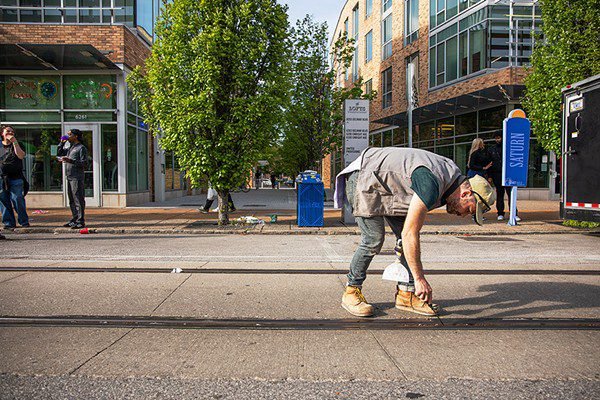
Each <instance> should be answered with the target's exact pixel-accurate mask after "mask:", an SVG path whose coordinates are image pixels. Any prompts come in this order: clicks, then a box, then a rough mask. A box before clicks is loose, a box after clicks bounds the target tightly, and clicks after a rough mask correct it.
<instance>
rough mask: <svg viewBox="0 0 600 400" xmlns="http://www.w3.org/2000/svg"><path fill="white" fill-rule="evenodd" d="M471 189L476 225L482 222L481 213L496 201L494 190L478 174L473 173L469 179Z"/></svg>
mask: <svg viewBox="0 0 600 400" xmlns="http://www.w3.org/2000/svg"><path fill="white" fill-rule="evenodd" d="M469 183H470V184H471V190H472V191H473V195H474V196H475V201H476V202H477V209H476V211H475V222H476V223H477V225H482V224H483V214H484V213H486V212H488V211H489V210H490V209H491V208H492V204H494V203H495V202H496V191H495V190H494V188H493V187H492V185H490V184H489V182H488V181H487V180H486V179H485V178H484V177H483V176H480V175H475V176H474V177H472V178H470V179H469Z"/></svg>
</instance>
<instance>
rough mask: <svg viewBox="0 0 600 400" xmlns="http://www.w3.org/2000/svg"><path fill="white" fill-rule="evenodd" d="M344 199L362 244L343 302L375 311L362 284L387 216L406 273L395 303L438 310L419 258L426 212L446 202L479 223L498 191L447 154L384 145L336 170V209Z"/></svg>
mask: <svg viewBox="0 0 600 400" xmlns="http://www.w3.org/2000/svg"><path fill="white" fill-rule="evenodd" d="M346 180H347V181H346ZM346 199H347V201H348V202H349V204H350V206H351V207H352V212H353V214H354V216H355V217H356V222H357V223H358V226H359V228H360V232H361V243H360V245H359V247H358V249H357V250H356V252H355V253H354V257H353V258H352V261H351V263H350V272H349V273H348V283H347V285H346V290H345V292H344V295H343V296H342V307H343V308H344V309H345V310H347V311H348V312H349V313H351V314H352V315H355V316H359V317H370V316H372V315H373V312H374V308H373V306H372V305H371V304H369V303H368V302H367V300H366V299H365V297H364V295H363V294H362V284H363V282H364V281H365V279H366V276H367V269H368V268H369V265H370V264H371V261H372V260H373V257H374V256H375V255H376V254H378V253H379V251H380V250H381V247H382V246H383V242H384V239H385V222H384V221H386V222H387V223H388V225H389V226H390V228H392V231H393V232H394V234H395V235H396V240H397V242H396V244H397V246H396V254H397V255H398V258H399V262H400V263H401V265H402V267H403V268H404V269H405V270H406V275H405V276H406V277H407V279H406V280H405V281H402V282H398V285H397V288H396V308H398V309H402V310H407V311H411V312H415V313H418V314H424V315H436V314H437V312H438V310H439V308H438V307H437V306H436V305H435V304H433V303H432V300H433V296H432V293H433V292H432V289H431V286H430V285H429V282H427V279H426V278H425V274H424V273H423V265H422V263H421V245H420V239H419V235H420V231H421V228H422V227H423V223H424V221H425V217H426V215H427V212H428V211H430V210H433V209H434V208H437V207H440V206H443V205H446V211H447V212H448V213H450V214H455V215H459V216H465V215H473V216H474V220H475V222H476V223H477V224H479V225H481V224H482V221H483V213H485V212H487V211H489V209H490V207H491V205H492V204H493V203H494V201H495V200H496V193H495V192H494V190H493V188H492V187H491V186H490V184H489V183H488V182H487V181H486V180H485V179H484V178H483V177H481V176H479V175H477V176H474V177H473V178H471V179H467V178H466V177H465V176H463V175H462V174H461V171H460V169H459V168H458V166H457V165H456V164H455V163H454V162H453V161H452V160H450V159H448V158H445V157H442V156H440V155H437V154H433V153H430V152H428V151H425V150H419V149H412V148H400V147H385V148H369V149H367V150H365V151H364V152H363V153H362V154H361V155H360V156H359V158H357V159H356V160H355V161H354V162H352V163H351V164H350V165H349V166H348V167H346V169H344V170H343V171H342V172H340V173H339V174H338V175H337V177H336V187H335V198H334V203H335V204H334V206H335V208H341V205H342V204H343V203H344V200H346Z"/></svg>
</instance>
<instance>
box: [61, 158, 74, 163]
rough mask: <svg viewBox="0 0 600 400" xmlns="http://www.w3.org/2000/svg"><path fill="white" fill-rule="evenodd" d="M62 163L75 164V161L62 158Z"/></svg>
mask: <svg viewBox="0 0 600 400" xmlns="http://www.w3.org/2000/svg"><path fill="white" fill-rule="evenodd" d="M60 161H62V162H63V163H69V164H73V160H71V159H70V158H69V157H62V158H61V160H60Z"/></svg>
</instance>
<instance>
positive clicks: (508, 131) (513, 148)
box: [502, 110, 531, 187]
mask: <svg viewBox="0 0 600 400" xmlns="http://www.w3.org/2000/svg"><path fill="white" fill-rule="evenodd" d="M503 127H504V131H503V137H502V155H503V160H502V161H503V162H502V182H503V184H504V186H517V187H526V186H527V172H528V169H529V137H530V132H531V123H530V122H529V120H528V119H527V118H525V113H524V112H523V111H522V110H514V111H512V112H511V113H510V114H509V117H508V118H506V119H505V120H504V125H503Z"/></svg>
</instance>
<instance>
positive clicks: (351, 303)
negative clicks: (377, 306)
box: [342, 286, 373, 317]
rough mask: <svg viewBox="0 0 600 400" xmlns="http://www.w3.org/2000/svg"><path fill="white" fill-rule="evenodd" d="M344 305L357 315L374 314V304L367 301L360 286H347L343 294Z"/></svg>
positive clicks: (367, 315)
mask: <svg viewBox="0 0 600 400" xmlns="http://www.w3.org/2000/svg"><path fill="white" fill-rule="evenodd" d="M342 307H344V309H345V310H346V311H348V312H349V313H350V314H352V315H356V316H357V317H371V316H373V306H372V305H370V304H369V303H367V300H366V299H365V296H363V294H362V292H361V291H360V288H359V287H355V286H346V291H345V292H344V295H343V296H342Z"/></svg>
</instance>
